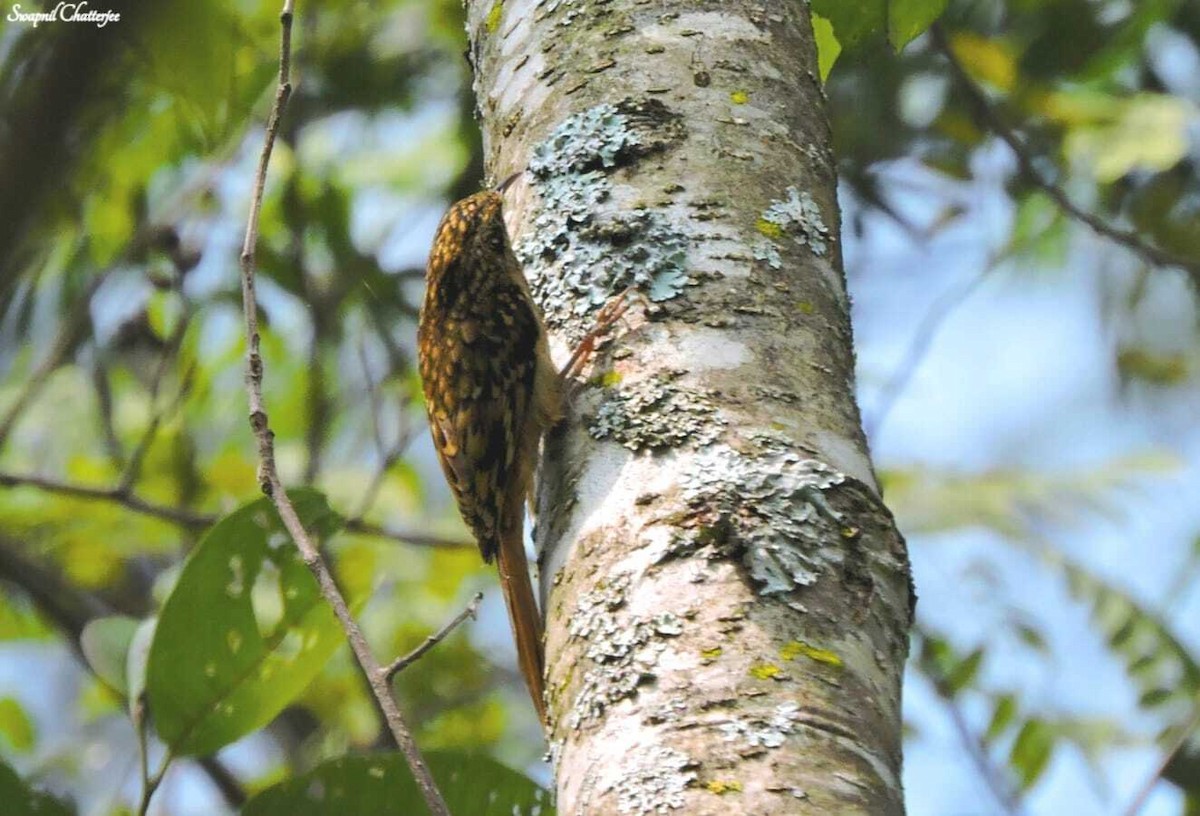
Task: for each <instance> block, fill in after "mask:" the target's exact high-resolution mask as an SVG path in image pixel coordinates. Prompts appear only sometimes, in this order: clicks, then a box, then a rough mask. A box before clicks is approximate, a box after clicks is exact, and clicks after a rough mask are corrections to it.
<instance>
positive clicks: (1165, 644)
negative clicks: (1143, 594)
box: [1052, 558, 1200, 716]
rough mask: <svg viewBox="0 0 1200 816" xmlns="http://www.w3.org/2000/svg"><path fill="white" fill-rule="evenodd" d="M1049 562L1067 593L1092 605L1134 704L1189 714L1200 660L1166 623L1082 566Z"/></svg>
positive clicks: (1199, 685)
mask: <svg viewBox="0 0 1200 816" xmlns="http://www.w3.org/2000/svg"><path fill="white" fill-rule="evenodd" d="M1052 563H1053V564H1054V565H1055V566H1057V567H1058V568H1059V569H1061V570H1062V572H1063V573H1064V575H1065V576H1066V579H1067V586H1068V587H1069V589H1070V590H1071V594H1072V595H1074V596H1075V597H1076V598H1079V599H1081V600H1084V601H1087V602H1088V603H1089V604H1090V605H1091V620H1092V625H1093V626H1095V627H1096V628H1097V629H1098V630H1100V632H1101V634H1103V635H1104V637H1105V638H1106V640H1107V641H1108V647H1109V649H1110V650H1111V651H1112V653H1113V656H1114V657H1116V658H1117V659H1118V660H1120V661H1121V662H1122V663H1124V665H1125V671H1126V674H1128V676H1129V678H1130V680H1132V681H1133V684H1134V686H1135V687H1136V688H1137V690H1138V692H1139V704H1140V705H1141V706H1142V707H1144V708H1159V707H1162V706H1165V705H1168V704H1170V705H1171V707H1172V710H1173V711H1174V712H1175V713H1178V714H1180V715H1181V716H1182V715H1183V714H1185V713H1187V712H1190V711H1191V710H1192V706H1193V705H1194V700H1195V699H1196V695H1197V694H1198V693H1200V661H1198V660H1197V658H1196V656H1195V655H1194V654H1192V652H1191V651H1190V650H1189V649H1188V648H1187V647H1186V646H1185V645H1184V643H1183V641H1182V640H1180V639H1179V638H1178V637H1177V636H1176V635H1175V633H1174V632H1173V631H1172V630H1171V628H1170V627H1169V626H1168V625H1167V622H1166V621H1165V620H1163V619H1162V618H1161V617H1160V616H1159V615H1158V614H1156V613H1155V612H1153V611H1151V610H1149V609H1147V608H1145V607H1143V606H1142V605H1141V604H1139V603H1138V602H1137V601H1136V600H1135V599H1134V598H1132V597H1131V596H1130V595H1128V594H1127V593H1126V592H1125V591H1124V590H1121V589H1119V588H1117V587H1115V586H1113V585H1112V584H1109V583H1108V582H1107V581H1105V580H1104V579H1102V578H1100V577H1099V576H1097V575H1094V574H1092V573H1091V572H1089V571H1088V570H1086V569H1085V568H1084V567H1083V566H1082V565H1080V564H1077V563H1075V562H1072V561H1068V560H1067V559H1063V558H1059V559H1056V560H1054V561H1053V562H1052Z"/></svg>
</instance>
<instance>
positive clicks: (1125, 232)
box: [929, 23, 1200, 285]
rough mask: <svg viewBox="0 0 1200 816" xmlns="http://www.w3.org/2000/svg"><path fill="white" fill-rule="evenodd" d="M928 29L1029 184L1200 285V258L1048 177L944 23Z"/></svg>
mask: <svg viewBox="0 0 1200 816" xmlns="http://www.w3.org/2000/svg"><path fill="white" fill-rule="evenodd" d="M929 31H930V35H931V37H932V39H933V43H934V46H935V47H936V48H937V49H938V51H940V52H941V53H942V55H943V56H944V57H945V58H946V61H947V63H948V64H949V66H950V73H951V74H953V75H954V79H955V81H956V82H957V83H958V86H959V87H960V88H961V89H962V90H963V93H965V94H966V96H967V101H968V103H969V104H970V106H971V108H972V110H973V111H974V115H975V118H976V120H977V122H978V123H979V125H980V127H981V128H983V129H984V130H990V131H991V132H993V133H995V134H996V135H997V136H999V137H1000V139H1001V141H1003V142H1004V143H1005V144H1006V145H1008V147H1009V149H1010V150H1012V152H1013V155H1014V156H1015V157H1016V159H1017V168H1018V170H1019V171H1020V173H1021V175H1022V176H1024V177H1025V179H1026V180H1027V181H1028V182H1029V183H1031V184H1033V185H1034V186H1035V187H1038V188H1039V189H1041V190H1042V192H1044V193H1045V194H1046V195H1048V196H1049V197H1050V198H1051V199H1052V200H1053V201H1054V203H1055V204H1057V205H1058V207H1059V209H1061V210H1062V211H1063V212H1065V213H1066V214H1067V215H1069V216H1071V217H1072V218H1074V219H1075V220H1076V221H1078V222H1079V223H1081V224H1084V225H1085V226H1087V227H1088V228H1090V229H1091V230H1092V232H1094V233H1096V234H1097V235H1099V236H1102V237H1104V238H1107V239H1108V240H1110V241H1113V242H1115V243H1118V244H1120V245H1121V246H1123V247H1125V248H1127V249H1128V250H1129V251H1131V252H1133V253H1134V254H1135V255H1137V256H1138V257H1140V258H1141V259H1142V260H1143V261H1145V262H1147V263H1149V264H1153V265H1154V266H1175V267H1179V268H1181V269H1183V270H1185V271H1186V272H1187V273H1188V275H1190V276H1191V278H1192V280H1193V281H1194V282H1195V283H1196V284H1197V285H1200V260H1196V259H1193V258H1188V257H1184V256H1182V255H1177V254H1175V253H1174V252H1170V251H1168V250H1165V249H1162V248H1161V247H1157V246H1154V245H1153V244H1150V243H1148V242H1147V241H1146V240H1145V239H1144V238H1143V237H1142V236H1141V235H1140V234H1139V233H1138V232H1137V231H1136V230H1131V229H1123V228H1121V227H1118V226H1115V225H1113V224H1110V223H1108V222H1107V221H1105V220H1104V219H1103V218H1100V217H1099V216H1097V215H1096V214H1094V213H1090V212H1088V211H1087V210H1084V209H1083V208H1082V207H1079V206H1078V205H1076V204H1075V203H1074V202H1073V201H1071V199H1070V197H1068V196H1067V194H1066V192H1064V191H1063V189H1062V188H1061V187H1059V186H1058V185H1057V184H1055V183H1054V182H1053V181H1051V180H1050V179H1048V178H1046V177H1045V176H1044V175H1043V174H1042V173H1041V171H1040V170H1038V168H1037V166H1036V165H1035V164H1034V161H1033V157H1032V156H1030V154H1029V148H1028V147H1027V146H1026V145H1025V143H1024V142H1023V141H1022V140H1021V137H1019V136H1018V135H1017V133H1016V131H1014V130H1013V129H1012V128H1011V127H1009V125H1008V123H1007V122H1005V121H1004V120H1003V119H1002V118H1001V117H1000V115H999V114H998V113H997V112H996V110H995V109H994V108H993V107H992V106H991V103H990V102H989V101H988V98H987V96H986V95H985V94H984V92H983V90H982V89H981V88H980V87H979V86H978V85H977V84H975V81H974V80H973V79H972V78H971V75H970V74H969V73H967V70H966V68H964V67H963V64H962V63H961V62H960V61H959V59H958V56H957V55H956V54H955V53H954V49H953V48H951V47H950V42H949V40H948V38H947V37H946V31H945V29H944V28H943V27H942V25H941V24H940V23H934V24H933V25H932V26H931V27H930V29H929Z"/></svg>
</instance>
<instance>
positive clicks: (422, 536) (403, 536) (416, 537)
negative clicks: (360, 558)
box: [342, 518, 476, 550]
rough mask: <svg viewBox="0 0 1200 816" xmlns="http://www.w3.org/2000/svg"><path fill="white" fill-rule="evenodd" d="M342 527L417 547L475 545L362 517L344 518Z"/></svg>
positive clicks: (444, 547) (453, 547)
mask: <svg viewBox="0 0 1200 816" xmlns="http://www.w3.org/2000/svg"><path fill="white" fill-rule="evenodd" d="M342 529H343V530H345V531H346V532H348V533H358V534H359V535H369V536H376V537H378V538H387V539H391V540H393V541H398V542H400V543H401V544H414V545H416V546H418V547H433V548H435V549H438V548H440V549H448V550H463V549H471V548H473V547H475V546H476V544H475V542H474V541H468V540H467V539H465V538H446V537H445V536H436V535H431V534H429V533H418V532H415V531H412V530H392V529H388V528H387V527H383V526H382V525H379V524H375V523H374V522H370V521H364V520H363V519H357V518H352V519H346V523H345V524H343V525H342Z"/></svg>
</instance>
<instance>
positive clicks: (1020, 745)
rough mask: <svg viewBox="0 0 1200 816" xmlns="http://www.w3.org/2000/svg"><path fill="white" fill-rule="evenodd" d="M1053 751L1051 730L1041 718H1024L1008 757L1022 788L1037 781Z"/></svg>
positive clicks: (1030, 785)
mask: <svg viewBox="0 0 1200 816" xmlns="http://www.w3.org/2000/svg"><path fill="white" fill-rule="evenodd" d="M1053 753H1054V732H1053V730H1052V729H1051V728H1050V727H1049V726H1048V725H1046V723H1044V722H1042V721H1041V720H1037V719H1033V720H1026V721H1025V724H1024V725H1023V726H1021V730H1020V731H1019V732H1017V738H1016V740H1015V741H1014V742H1013V746H1012V751H1010V752H1009V758H1008V759H1009V763H1010V764H1011V765H1012V767H1013V769H1014V770H1015V771H1016V772H1017V778H1018V779H1019V780H1020V782H1021V789H1022V790H1026V789H1028V788H1030V787H1032V786H1033V785H1034V783H1036V782H1037V781H1038V779H1039V778H1040V777H1041V775H1042V772H1044V771H1045V770H1046V765H1047V764H1049V762H1050V756H1051V754H1053Z"/></svg>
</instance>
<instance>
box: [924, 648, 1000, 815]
mask: <svg viewBox="0 0 1200 816" xmlns="http://www.w3.org/2000/svg"><path fill="white" fill-rule="evenodd" d="M917 631H918V632H920V633H921V636H922V637H923V638H925V639H926V640H928V636H927V634H926V631H925V630H924V629H923V628H921V627H920V626H918V627H917ZM917 667H918V668H919V669H920V671H921V672H922V673H923V674H924V675H925V677H926V678H927V679H928V680H929V682H930V683H931V684H932V685H933V690H934V691H935V692H936V693H937V697H938V700H940V701H941V703H942V705H943V706H945V708H946V712H947V713H948V714H949V715H950V722H951V723H952V724H953V725H954V730H955V732H956V733H957V735H958V741H959V743H960V744H961V745H962V747H963V748H964V749H965V750H966V752H967V756H968V757H969V758H970V759H971V764H972V765H974V766H975V770H976V771H977V772H978V773H979V776H980V777H981V778H982V779H983V782H984V784H985V785H987V788H988V790H989V791H991V794H992V796H993V797H994V798H995V799H996V801H997V802H998V803H999V804H1000V806H1001V807H1003V808H1004V812H1005V813H1007V814H1009V816H1023V814H1024V810H1023V809H1022V807H1021V800H1020V798H1019V797H1018V796H1017V794H1016V792H1015V791H1013V790H1012V787H1011V786H1010V785H1009V784H1008V783H1007V782H1006V781H1005V780H1004V778H1003V777H1002V776H1001V775H1000V772H999V771H998V770H997V769H996V767H995V765H993V763H992V760H991V758H990V757H989V756H988V755H987V749H986V747H985V746H984V744H983V741H982V740H981V739H980V738H979V737H978V735H976V734H975V732H974V731H972V730H971V725H970V723H968V722H967V717H966V715H965V714H963V710H962V708H961V707H960V706H959V705H958V700H957V699H956V697H955V693H954V690H953V689H952V688H950V686H949V685H948V684H947V682H946V677H945V675H944V674H943V673H942V671H941V670H940V668H938V666H937V665H936V664H927V663H926V662H925V661H918V662H917Z"/></svg>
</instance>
